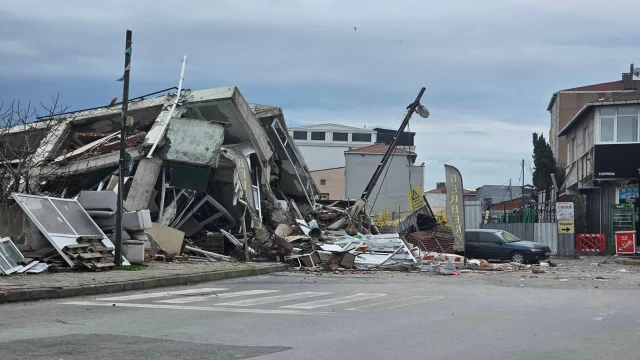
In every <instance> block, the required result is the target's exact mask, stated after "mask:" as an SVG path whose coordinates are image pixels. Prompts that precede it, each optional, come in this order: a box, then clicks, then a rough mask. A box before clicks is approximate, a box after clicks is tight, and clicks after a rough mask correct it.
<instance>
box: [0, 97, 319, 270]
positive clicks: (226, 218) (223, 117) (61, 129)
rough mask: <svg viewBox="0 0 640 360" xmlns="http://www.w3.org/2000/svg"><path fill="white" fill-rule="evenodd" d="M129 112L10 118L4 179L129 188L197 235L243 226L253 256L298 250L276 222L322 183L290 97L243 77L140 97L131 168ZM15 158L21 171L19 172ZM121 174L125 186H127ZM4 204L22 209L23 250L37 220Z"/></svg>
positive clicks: (34, 186)
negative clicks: (293, 126) (284, 100)
mask: <svg viewBox="0 0 640 360" xmlns="http://www.w3.org/2000/svg"><path fill="white" fill-rule="evenodd" d="M152 95H153V94H152ZM121 111H122V104H113V105H111V106H106V107H100V108H94V109H89V110H84V111H78V112H73V113H66V114H62V116H61V117H59V118H56V119H55V121H53V120H52V119H51V118H43V119H39V121H36V122H34V123H30V124H25V125H21V126H17V127H14V128H11V129H9V130H8V131H6V132H5V133H4V134H2V143H3V144H4V145H3V146H2V148H0V152H2V154H3V158H4V159H6V160H7V161H4V163H3V164H2V165H3V169H2V175H1V176H2V177H1V179H0V180H1V181H0V184H1V185H2V187H3V188H5V191H6V190H7V189H9V191H10V192H15V193H22V194H38V195H46V196H50V197H57V198H77V197H78V195H79V194H80V193H81V192H82V191H86V190H93V191H105V190H109V191H114V192H118V191H123V197H124V199H125V203H124V205H123V206H124V208H125V210H127V211H138V210H142V209H148V210H149V212H150V216H151V220H152V221H153V222H154V223H158V224H161V225H165V226H169V227H172V228H174V229H177V230H180V231H182V232H184V234H185V236H187V237H189V238H190V239H192V240H194V242H195V241H200V242H201V243H206V242H207V241H210V240H211V239H212V238H215V239H218V241H222V242H229V241H231V242H232V243H237V242H238V240H237V239H236V237H238V236H242V235H239V234H243V231H242V230H245V231H244V232H245V233H248V234H249V235H248V236H247V238H248V239H252V240H251V242H249V246H250V249H251V252H252V253H253V256H256V257H265V258H270V259H276V258H278V256H279V255H284V254H286V253H288V252H289V251H290V250H291V247H292V245H291V244H289V243H288V242H286V241H285V240H284V239H282V238H281V237H279V236H277V235H275V234H274V230H275V229H276V227H277V226H278V225H279V224H282V223H288V224H295V219H296V218H304V217H305V216H306V215H307V214H308V213H309V212H311V211H313V210H314V209H315V208H316V202H315V201H316V200H315V199H316V194H317V192H318V191H317V188H316V185H315V184H314V182H313V179H312V177H311V174H310V172H309V169H308V168H307V166H306V164H305V162H304V159H303V157H302V156H301V154H300V152H299V150H298V149H297V147H296V145H295V144H294V142H293V141H292V139H291V138H290V135H289V134H288V131H287V128H286V122H285V120H284V114H283V111H282V109H281V108H278V107H273V106H265V105H256V104H249V103H247V101H246V100H245V99H244V97H243V96H242V94H241V93H240V91H239V90H238V89H237V88H236V87H222V88H214V89H208V90H194V91H192V90H183V91H181V93H180V94H177V93H169V94H166V95H160V96H157V97H153V98H149V99H147V98H145V97H140V98H135V99H131V100H130V101H129V103H128V116H129V117H131V119H128V124H127V125H128V127H127V129H128V130H127V138H126V153H127V155H126V161H125V170H124V171H123V172H124V174H119V172H118V165H119V159H120V155H119V149H120V131H121V126H122V125H121V124H122V122H121ZM3 149H4V150H3ZM7 149H11V152H9V151H7ZM12 157H13V158H12ZM7 167H11V169H8V168H7ZM17 167H20V168H21V169H22V172H21V173H20V175H19V176H10V175H11V174H14V175H15V174H16V168H17ZM24 169H27V170H26V171H25V170H24ZM8 170H13V171H8ZM7 175H9V176H7ZM119 176H124V189H118V188H117V183H118V181H117V180H118V177H119ZM5 193H6V192H5ZM0 211H2V215H3V217H5V218H11V219H13V220H12V223H11V224H10V225H11V226H3V232H4V233H3V234H2V235H3V236H10V237H11V238H12V239H13V241H14V242H15V243H16V245H18V247H20V248H21V250H26V251H28V250H33V249H34V248H37V247H38V246H41V245H42V243H43V242H42V241H41V239H40V240H38V234H37V233H38V231H29V229H28V227H29V226H30V225H28V224H26V223H27V221H26V220H24V221H22V222H20V221H18V220H16V219H19V218H20V216H22V213H21V212H20V211H19V209H18V208H17V207H11V206H5V207H3V208H2V209H0ZM0 225H6V224H0ZM243 227H244V229H243ZM221 234H222V235H226V236H220V235H221ZM232 234H236V235H235V236H234V235H232ZM216 236H217V237H216ZM245 241H248V240H247V239H243V240H242V241H241V243H244V242H245ZM203 249H204V247H203ZM225 252H227V253H228V251H227V250H225Z"/></svg>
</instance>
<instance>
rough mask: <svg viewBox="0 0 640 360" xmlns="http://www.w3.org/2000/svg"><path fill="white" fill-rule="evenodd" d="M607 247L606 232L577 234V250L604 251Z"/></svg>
mask: <svg viewBox="0 0 640 360" xmlns="http://www.w3.org/2000/svg"><path fill="white" fill-rule="evenodd" d="M606 248H607V237H606V236H605V235H604V234H576V251H578V252H604V251H605V249H606Z"/></svg>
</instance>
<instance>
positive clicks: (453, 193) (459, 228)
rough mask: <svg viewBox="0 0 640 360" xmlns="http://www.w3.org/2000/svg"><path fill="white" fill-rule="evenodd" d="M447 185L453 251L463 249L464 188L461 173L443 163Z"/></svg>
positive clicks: (448, 215) (448, 214)
mask: <svg viewBox="0 0 640 360" xmlns="http://www.w3.org/2000/svg"><path fill="white" fill-rule="evenodd" d="M444 174H445V179H446V187H447V218H448V220H449V226H450V227H451V232H453V251H464V190H463V188H462V175H460V171H458V169H456V168H455V167H453V166H449V165H445V166H444Z"/></svg>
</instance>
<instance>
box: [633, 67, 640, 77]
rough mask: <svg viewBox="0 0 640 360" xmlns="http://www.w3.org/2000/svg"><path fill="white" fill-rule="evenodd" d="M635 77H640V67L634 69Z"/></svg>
mask: <svg viewBox="0 0 640 360" xmlns="http://www.w3.org/2000/svg"><path fill="white" fill-rule="evenodd" d="M633 75H635V76H636V77H640V67H637V68H635V69H633Z"/></svg>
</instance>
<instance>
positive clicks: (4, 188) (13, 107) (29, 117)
mask: <svg viewBox="0 0 640 360" xmlns="http://www.w3.org/2000/svg"><path fill="white" fill-rule="evenodd" d="M58 101H59V95H58V96H56V97H52V99H51V105H50V106H46V105H44V104H43V103H42V102H41V103H40V107H41V109H40V110H39V108H38V107H37V106H34V105H32V104H31V103H30V102H29V103H27V104H26V105H25V104H23V103H21V102H20V101H19V100H14V101H13V102H11V103H10V104H8V105H7V104H3V103H0V203H4V202H6V201H7V200H8V199H10V195H11V193H12V192H21V191H24V192H26V193H29V192H30V191H31V189H32V186H31V184H30V182H32V181H33V180H34V179H32V178H31V176H30V175H31V173H32V172H31V170H32V169H34V168H36V167H40V166H42V165H44V163H45V162H46V161H47V160H48V159H47V157H46V156H42V155H43V154H42V150H41V147H42V146H43V145H46V144H45V142H47V141H49V138H48V136H50V135H51V134H52V133H53V132H54V131H55V130H56V128H57V127H58V126H60V125H61V123H62V122H63V121H64V120H65V118H64V117H63V116H62V114H63V113H65V112H66V111H67V110H68V108H69V107H68V106H62V105H60V104H59V102H58ZM41 114H43V115H41Z"/></svg>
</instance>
